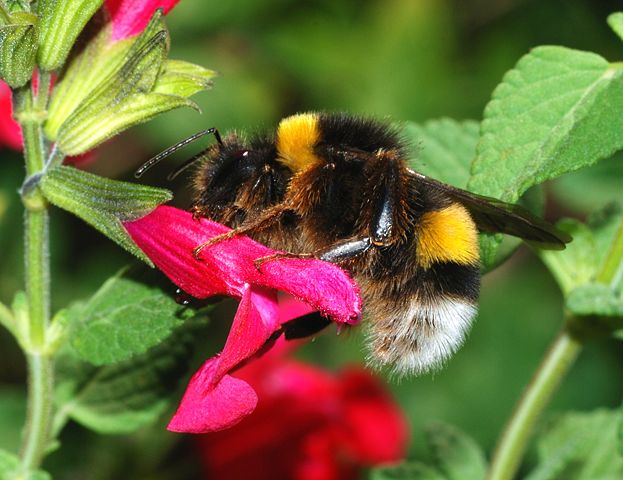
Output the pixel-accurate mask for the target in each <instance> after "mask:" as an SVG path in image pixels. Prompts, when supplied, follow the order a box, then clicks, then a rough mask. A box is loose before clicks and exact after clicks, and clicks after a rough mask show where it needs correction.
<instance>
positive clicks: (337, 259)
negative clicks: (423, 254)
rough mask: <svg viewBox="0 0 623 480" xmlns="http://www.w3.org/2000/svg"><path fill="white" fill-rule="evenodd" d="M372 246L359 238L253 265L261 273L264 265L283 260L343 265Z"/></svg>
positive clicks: (272, 257)
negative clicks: (315, 261)
mask: <svg viewBox="0 0 623 480" xmlns="http://www.w3.org/2000/svg"><path fill="white" fill-rule="evenodd" d="M371 246H372V241H371V240H370V237H365V238H359V239H356V240H352V239H351V240H345V241H342V242H338V243H334V244H333V245H331V246H330V247H329V248H326V249H322V250H317V251H315V252H314V253H291V252H281V253H275V254H273V255H267V256H265V257H260V258H258V259H256V260H255V261H254V262H253V263H254V264H255V268H257V270H258V271H260V269H261V267H262V265H263V264H264V263H266V262H273V261H275V260H280V259H282V258H317V259H318V260H323V261H325V262H331V263H341V262H345V261H347V260H351V259H353V258H355V257H358V256H359V255H361V254H362V253H365V252H366V251H367V250H369V249H370V247H371Z"/></svg>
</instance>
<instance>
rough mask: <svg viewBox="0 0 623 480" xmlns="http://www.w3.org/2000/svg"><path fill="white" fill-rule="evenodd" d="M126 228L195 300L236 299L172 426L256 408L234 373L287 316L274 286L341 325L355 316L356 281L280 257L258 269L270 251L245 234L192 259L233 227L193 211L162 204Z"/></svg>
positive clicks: (323, 265)
mask: <svg viewBox="0 0 623 480" xmlns="http://www.w3.org/2000/svg"><path fill="white" fill-rule="evenodd" d="M124 225H125V228H126V230H127V231H128V232H129V234H130V235H131V236H132V239H133V240H134V242H136V244H137V245H138V246H139V247H140V248H141V249H142V250H143V251H144V252H145V253H146V254H147V256H148V257H149V258H150V259H151V260H152V261H153V262H154V264H155V265H156V266H157V267H158V268H160V270H162V271H163V272H164V273H165V275H167V276H168V277H169V278H170V279H171V280H172V281H173V283H175V284H176V285H177V286H179V287H180V288H182V289H183V290H184V291H185V292H187V293H189V294H190V295H192V296H194V297H197V298H206V297H209V296H213V295H229V296H233V297H236V298H239V299H240V305H239V306H238V311H237V312H236V316H235V318H234V321H233V324H232V327H231V330H230V333H229V336H228V337H227V341H226V343H225V346H224V348H223V351H222V352H221V353H220V354H219V355H217V356H216V357H213V358H211V359H209V360H208V361H206V362H205V363H204V365H203V366H202V367H201V368H200V369H199V371H197V373H195V375H194V376H193V378H192V379H191V380H190V382H189V384H188V387H187V389H186V393H185V394H184V398H183V399H182V401H181V403H180V405H179V407H178V410H177V412H176V413H175V415H174V416H173V418H172V419H171V422H170V423H169V426H168V428H169V430H172V431H176V432H191V433H204V432H213V431H216V430H221V429H224V428H229V427H231V426H232V425H234V424H236V423H237V422H239V421H240V420H241V419H242V418H244V417H245V416H246V415H248V414H250V413H251V412H252V411H253V410H254V409H255V406H256V404H257V393H256V392H255V390H254V389H253V388H252V387H251V386H250V385H249V384H248V383H247V382H245V381H244V380H242V379H241V378H239V377H238V375H237V372H236V373H235V371H236V370H237V369H238V368H239V367H240V366H241V365H242V364H243V363H244V362H245V361H247V360H248V359H250V358H251V357H253V356H255V355H256V354H258V352H260V351H261V350H264V349H266V348H267V347H269V346H270V341H271V340H273V339H274V338H275V336H276V335H280V334H281V333H283V329H282V327H283V325H284V323H285V322H286V321H288V320H290V319H291V317H290V318H288V317H289V315H284V314H283V313H282V314H281V315H280V306H279V298H278V296H277V292H278V291H279V290H280V291H284V292H286V293H289V294H290V295H292V296H293V297H295V298H297V299H299V300H301V301H303V302H305V303H306V304H307V305H309V306H310V307H311V309H312V310H318V311H319V312H321V313H322V314H323V315H324V316H325V317H328V318H330V319H331V320H333V321H334V322H337V323H338V324H342V325H344V324H346V325H352V324H356V323H358V322H359V320H360V316H361V300H360V297H359V292H358V289H357V286H356V285H355V283H354V281H353V280H352V279H351V278H350V277H349V276H348V275H347V274H346V273H345V272H344V271H343V270H341V269H340V268H339V267H337V266H335V265H333V264H330V263H327V262H322V261H319V260H309V259H294V258H283V259H279V260H276V261H271V262H267V263H265V264H263V265H262V267H261V270H258V269H257V268H256V266H255V264H254V261H255V260H256V259H258V258H261V257H265V256H269V255H272V254H274V253H275V251H274V250H271V249H269V248H268V247H265V246H263V245H260V244H259V243H256V242H254V241H253V240H251V239H250V238H249V237H245V236H237V237H234V238H231V239H229V240H226V241H222V242H220V243H217V244H215V245H212V246H211V247H208V248H205V249H204V250H202V252H201V261H199V260H197V259H196V258H194V257H193V254H192V251H193V248H194V247H196V246H197V245H199V244H201V243H203V242H204V241H206V240H207V239H210V238H212V237H215V236H217V235H220V234H222V233H225V232H227V231H229V230H230V229H229V228H228V227H226V226H224V225H221V224H219V223H216V222H213V221H210V220H208V219H200V220H195V219H194V218H193V216H192V214H191V213H189V212H187V211H185V210H180V209H177V208H173V207H167V206H160V207H158V208H156V209H155V210H154V211H153V212H151V213H150V214H149V215H147V216H145V217H143V218H140V219H138V220H135V221H132V222H128V223H125V224H124ZM308 310H309V309H308ZM290 311H292V309H290Z"/></svg>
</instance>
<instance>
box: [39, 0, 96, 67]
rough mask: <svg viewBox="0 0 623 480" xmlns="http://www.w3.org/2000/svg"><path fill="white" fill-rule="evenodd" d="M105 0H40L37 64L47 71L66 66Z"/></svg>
mask: <svg viewBox="0 0 623 480" xmlns="http://www.w3.org/2000/svg"><path fill="white" fill-rule="evenodd" d="M102 3H103V0H72V1H71V2H68V1H58V0H39V4H38V9H37V12H38V15H39V18H40V34H39V51H38V52H37V63H38V64H39V66H40V67H41V68H42V69H43V70H46V71H51V70H57V69H59V68H60V67H62V66H63V64H64V63H65V60H66V59H67V56H68V55H69V51H70V50H71V47H72V46H73V45H74V43H75V42H76V39H77V38H78V35H80V32H81V31H82V29H83V28H84V26H85V25H86V23H87V22H88V21H89V20H90V18H91V17H92V16H93V14H94V13H95V12H96V11H97V9H98V8H100V6H101V5H102Z"/></svg>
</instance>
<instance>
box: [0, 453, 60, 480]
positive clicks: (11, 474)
mask: <svg viewBox="0 0 623 480" xmlns="http://www.w3.org/2000/svg"><path fill="white" fill-rule="evenodd" d="M0 479H2V480H52V477H51V476H50V475H49V474H48V473H47V472H44V471H43V470H37V471H35V472H24V471H23V470H22V468H21V465H20V461H19V458H17V456H15V455H13V454H12V453H9V452H7V451H5V450H0Z"/></svg>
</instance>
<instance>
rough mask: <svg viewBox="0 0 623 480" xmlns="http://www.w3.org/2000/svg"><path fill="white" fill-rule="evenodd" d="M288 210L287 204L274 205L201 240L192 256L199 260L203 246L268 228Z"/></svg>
mask: <svg viewBox="0 0 623 480" xmlns="http://www.w3.org/2000/svg"><path fill="white" fill-rule="evenodd" d="M289 210H290V207H289V206H288V205H276V206H274V207H272V208H270V209H268V210H267V211H266V212H265V213H264V214H263V215H262V216H260V217H259V218H256V219H254V220H252V221H250V222H249V223H245V224H242V225H240V226H239V227H236V228H234V229H233V230H230V231H229V232H225V233H222V234H220V235H217V236H216V237H212V238H211V239H209V240H207V241H205V242H203V243H202V244H200V245H197V246H196V247H195V248H194V249H193V257H195V259H197V260H201V258H200V257H199V254H200V253H201V251H202V250H203V249H204V248H207V247H210V246H212V245H215V244H217V243H220V242H223V241H225V240H229V239H230V238H233V237H235V236H237V235H245V234H247V233H252V232H259V231H262V230H264V229H266V228H269V227H270V226H271V225H274V224H275V223H277V222H278V221H279V219H280V218H281V215H283V214H284V213H285V212H287V211H289Z"/></svg>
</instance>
